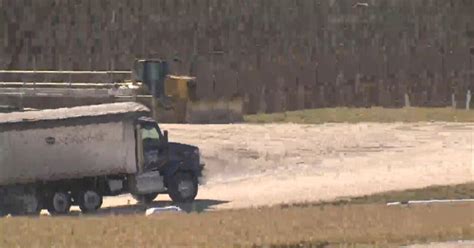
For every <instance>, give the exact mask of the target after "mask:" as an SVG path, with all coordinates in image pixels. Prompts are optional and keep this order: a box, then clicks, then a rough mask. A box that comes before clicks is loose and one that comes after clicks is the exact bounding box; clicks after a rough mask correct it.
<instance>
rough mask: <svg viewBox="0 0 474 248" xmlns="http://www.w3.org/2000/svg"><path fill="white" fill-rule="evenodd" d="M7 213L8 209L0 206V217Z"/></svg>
mask: <svg viewBox="0 0 474 248" xmlns="http://www.w3.org/2000/svg"><path fill="white" fill-rule="evenodd" d="M7 215H8V211H7V209H6V208H5V207H4V206H0V218H2V217H5V216H7Z"/></svg>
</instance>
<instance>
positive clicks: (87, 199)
mask: <svg viewBox="0 0 474 248" xmlns="http://www.w3.org/2000/svg"><path fill="white" fill-rule="evenodd" d="M102 200H103V199H102V195H101V194H99V193H98V192H96V191H94V190H86V191H82V192H79V194H78V199H77V202H78V203H79V208H80V209H81V211H82V212H83V213H92V212H95V211H97V210H98V209H99V208H100V207H101V206H102Z"/></svg>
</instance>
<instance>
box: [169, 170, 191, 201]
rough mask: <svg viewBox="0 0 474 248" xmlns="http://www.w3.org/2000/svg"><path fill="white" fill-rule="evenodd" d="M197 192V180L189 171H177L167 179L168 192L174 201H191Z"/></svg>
mask: <svg viewBox="0 0 474 248" xmlns="http://www.w3.org/2000/svg"><path fill="white" fill-rule="evenodd" d="M197 193H198V181H197V179H196V177H195V176H194V175H193V174H192V173H190V172H178V173H176V174H174V175H173V176H172V177H171V178H170V180H169V181H168V194H169V196H170V198H171V199H172V200H173V201H174V202H177V203H185V202H192V201H194V199H195V198H196V196H197Z"/></svg>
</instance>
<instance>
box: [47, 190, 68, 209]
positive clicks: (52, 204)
mask: <svg viewBox="0 0 474 248" xmlns="http://www.w3.org/2000/svg"><path fill="white" fill-rule="evenodd" d="M47 201H48V203H47V204H48V207H47V209H48V212H49V214H50V215H66V214H68V213H69V210H70V209H71V204H72V202H71V195H70V194H69V193H67V192H64V191H58V192H54V194H53V195H52V197H51V198H49V199H47Z"/></svg>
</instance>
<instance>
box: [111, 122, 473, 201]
mask: <svg viewBox="0 0 474 248" xmlns="http://www.w3.org/2000/svg"><path fill="white" fill-rule="evenodd" d="M162 128H163V129H167V130H169V135H170V137H169V138H170V140H172V141H176V142H183V143H190V144H195V145H197V146H199V147H200V148H201V152H202V156H203V160H204V162H205V163H206V168H207V171H206V173H207V178H206V185H204V186H202V188H201V190H200V192H199V195H198V198H199V199H204V200H213V201H220V203H221V204H216V205H214V206H210V209H224V208H241V207H251V206H262V205H273V204H280V203H293V202H305V201H319V200H331V199H335V198H338V197H345V196H357V195H364V194H371V193H377V192H381V191H387V190H402V189H408V188H418V187H425V186H430V185H445V184H457V183H465V182H470V181H473V180H474V167H473V137H474V132H473V130H474V124H460V123H417V124H403V123H395V124H375V123H370V124H324V125H297V124H270V125H251V124H238V125H176V124H168V125H162ZM167 199H169V198H168V197H167V196H160V198H159V200H167ZM127 202H131V203H133V202H134V201H133V200H131V198H130V197H129V196H123V197H115V198H107V199H106V200H105V202H104V207H108V206H117V205H123V204H127Z"/></svg>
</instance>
